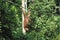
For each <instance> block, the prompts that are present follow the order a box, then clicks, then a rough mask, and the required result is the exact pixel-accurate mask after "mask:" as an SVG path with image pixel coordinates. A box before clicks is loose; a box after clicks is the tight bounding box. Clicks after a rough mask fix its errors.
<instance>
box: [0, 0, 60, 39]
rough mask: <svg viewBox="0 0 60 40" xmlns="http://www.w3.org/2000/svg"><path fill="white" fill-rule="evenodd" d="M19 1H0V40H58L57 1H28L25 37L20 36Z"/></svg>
mask: <svg viewBox="0 0 60 40" xmlns="http://www.w3.org/2000/svg"><path fill="white" fill-rule="evenodd" d="M10 1H11V2H10ZM21 1H22V0H0V18H1V21H0V40H60V13H59V10H58V7H57V6H59V4H58V3H59V1H57V0H34V2H31V1H29V0H28V2H29V6H28V9H30V10H31V16H30V19H31V21H30V22H29V25H28V26H29V32H27V34H26V35H23V34H22V10H21V8H20V7H21Z"/></svg>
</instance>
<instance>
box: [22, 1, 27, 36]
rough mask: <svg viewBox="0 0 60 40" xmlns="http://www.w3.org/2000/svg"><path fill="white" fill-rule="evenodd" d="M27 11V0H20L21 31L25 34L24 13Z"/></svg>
mask: <svg viewBox="0 0 60 40" xmlns="http://www.w3.org/2000/svg"><path fill="white" fill-rule="evenodd" d="M26 12H27V0H22V32H23V34H24V35H25V34H26V30H25V29H24V13H26Z"/></svg>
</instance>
